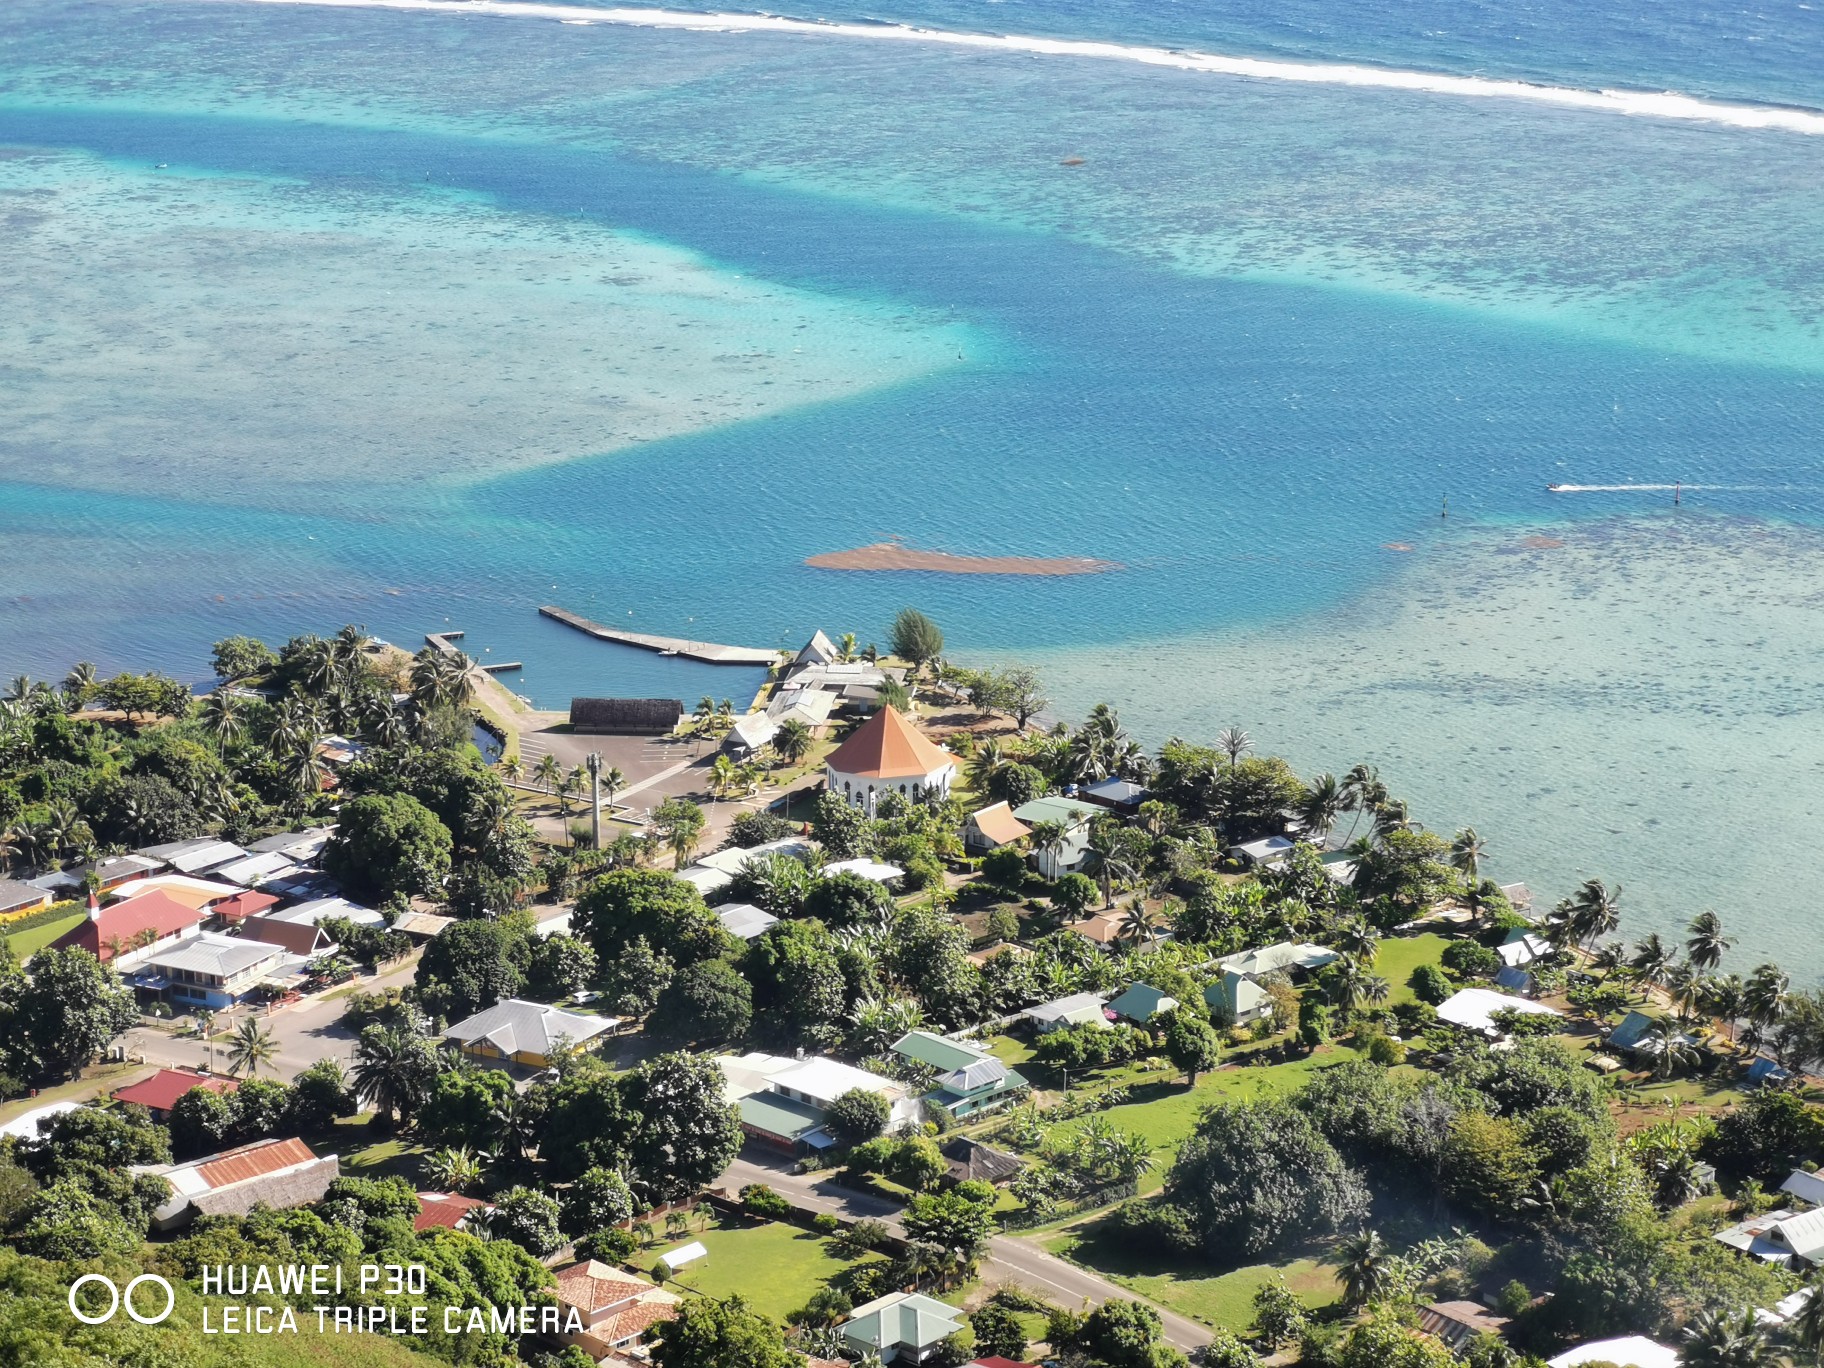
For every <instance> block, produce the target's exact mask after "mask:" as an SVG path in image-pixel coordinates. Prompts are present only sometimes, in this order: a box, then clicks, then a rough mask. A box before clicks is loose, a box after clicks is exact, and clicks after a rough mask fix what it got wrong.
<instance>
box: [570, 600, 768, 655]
mask: <svg viewBox="0 0 1824 1368" xmlns="http://www.w3.org/2000/svg"><path fill="white" fill-rule="evenodd" d="M538 611H539V615H540V616H541V617H548V618H550V619H551V620H552V621H553V622H561V623H563V624H564V626H566V627H574V628H575V629H576V630H577V631H579V632H586V633H588V634H589V635H590V636H592V637H595V638H597V639H598V640H600V641H612V642H615V643H617V644H619V645H622V646H638V647H639V648H640V649H641V650H645V651H657V652H658V653H659V654H660V655H675V656H683V657H684V658H685V659H686V660H701V661H703V662H704V663H705V664H708V665H776V664H778V663H779V652H777V651H771V650H760V649H756V648H755V647H752V646H721V645H718V644H717V643H716V642H713V641H686V640H684V639H683V638H681V637H665V636H652V635H650V634H649V633H646V632H621V631H617V630H615V629H614V628H612V627H604V626H602V624H601V623H599V622H591V621H590V620H589V619H588V618H586V617H583V616H582V615H581V614H579V613H572V612H567V611H566V610H564V609H562V608H554V607H552V606H551V605H550V604H546V605H545V606H544V607H542V608H540V609H539V610H538Z"/></svg>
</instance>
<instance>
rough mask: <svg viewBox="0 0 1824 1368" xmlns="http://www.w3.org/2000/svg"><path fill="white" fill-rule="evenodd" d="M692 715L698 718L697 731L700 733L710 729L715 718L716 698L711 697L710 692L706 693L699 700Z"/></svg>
mask: <svg viewBox="0 0 1824 1368" xmlns="http://www.w3.org/2000/svg"><path fill="white" fill-rule="evenodd" d="M691 716H692V717H693V718H695V719H696V723H697V731H698V733H699V734H701V733H702V732H705V731H708V730H709V724H710V723H711V722H712V721H714V720H715V716H716V700H715V699H713V698H711V697H710V696H709V695H708V694H704V695H703V697H701V698H699V699H698V700H697V706H696V708H695V709H694V710H693V711H692V713H691Z"/></svg>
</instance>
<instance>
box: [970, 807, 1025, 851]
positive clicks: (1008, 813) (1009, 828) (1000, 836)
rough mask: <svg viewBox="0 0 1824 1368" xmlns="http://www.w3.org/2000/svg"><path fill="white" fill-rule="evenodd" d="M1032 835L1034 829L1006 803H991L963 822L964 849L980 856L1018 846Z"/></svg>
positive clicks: (971, 814)
mask: <svg viewBox="0 0 1824 1368" xmlns="http://www.w3.org/2000/svg"><path fill="white" fill-rule="evenodd" d="M1030 835H1032V828H1031V827H1029V826H1027V825H1026V823H1024V822H1022V821H1021V820H1020V819H1019V818H1018V817H1015V816H1014V815H1013V809H1012V808H1010V807H1008V806H1007V804H1006V803H1004V802H1001V803H990V804H989V805H988V806H987V807H985V808H979V809H977V810H976V811H974V812H972V813H970V814H969V816H968V818H967V819H966V820H965V821H964V822H963V849H965V850H968V851H972V852H975V853H978V854H982V853H986V852H987V851H990V850H999V849H1000V848H1001V847H1002V846H1006V845H1018V844H1019V843H1020V842H1021V841H1023V840H1025V839H1026V838H1027V837H1028V836H1030Z"/></svg>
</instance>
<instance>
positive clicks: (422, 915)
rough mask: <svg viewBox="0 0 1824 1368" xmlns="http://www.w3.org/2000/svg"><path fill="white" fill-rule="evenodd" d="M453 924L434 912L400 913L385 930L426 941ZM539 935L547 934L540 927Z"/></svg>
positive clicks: (453, 922) (434, 937) (435, 937)
mask: <svg viewBox="0 0 1824 1368" xmlns="http://www.w3.org/2000/svg"><path fill="white" fill-rule="evenodd" d="M455 924H456V918H454V917H444V916H440V915H438V914H437V913H435V912H401V913H400V914H399V915H398V916H397V917H395V918H393V924H392V925H391V926H390V927H388V928H387V930H389V931H397V932H398V933H399V934H400V935H402V936H410V937H412V938H413V939H414V940H421V941H428V940H436V939H437V937H439V936H441V935H442V934H443V933H444V932H445V931H447V930H449V929H450V928H451V927H452V926H454V925H455ZM539 934H540V935H541V936H543V935H548V934H549V932H547V931H546V930H545V929H544V928H543V927H542V926H541V927H540V928H539Z"/></svg>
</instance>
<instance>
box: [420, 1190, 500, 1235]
mask: <svg viewBox="0 0 1824 1368" xmlns="http://www.w3.org/2000/svg"><path fill="white" fill-rule="evenodd" d="M492 1210H493V1208H492V1207H491V1206H489V1205H488V1204H487V1203H486V1202H484V1201H482V1200H481V1199H480V1198H479V1197H464V1196H462V1194H460V1193H456V1192H421V1193H419V1194H418V1214H417V1215H416V1216H414V1217H412V1229H413V1230H415V1231H418V1232H419V1233H421V1234H422V1233H423V1232H424V1231H427V1230H462V1229H464V1228H465V1227H466V1226H467V1225H468V1223H469V1220H470V1218H471V1217H472V1216H473V1215H474V1214H475V1212H477V1211H492Z"/></svg>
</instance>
